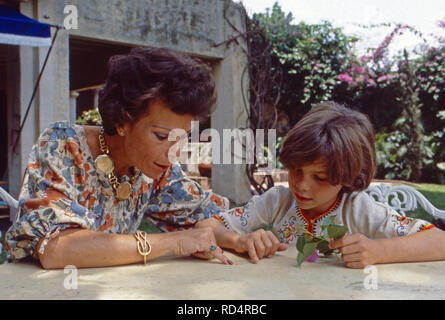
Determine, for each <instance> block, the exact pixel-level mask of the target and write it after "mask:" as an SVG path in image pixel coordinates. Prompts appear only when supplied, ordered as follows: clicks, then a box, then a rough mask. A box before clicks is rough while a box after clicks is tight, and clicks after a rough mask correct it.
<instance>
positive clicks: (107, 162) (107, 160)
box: [94, 154, 114, 175]
mask: <svg viewBox="0 0 445 320" xmlns="http://www.w3.org/2000/svg"><path fill="white" fill-rule="evenodd" d="M94 164H95V165H96V167H97V168H98V169H99V170H100V171H102V172H104V173H105V174H106V175H109V174H110V173H112V172H113V170H114V163H113V159H111V157H110V156H107V155H106V154H101V155H100V156H98V157H97V158H96V160H94Z"/></svg>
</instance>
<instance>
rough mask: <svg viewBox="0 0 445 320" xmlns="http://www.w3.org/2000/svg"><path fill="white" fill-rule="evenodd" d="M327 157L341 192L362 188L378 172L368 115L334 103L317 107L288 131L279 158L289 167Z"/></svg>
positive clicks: (365, 186) (333, 177)
mask: <svg viewBox="0 0 445 320" xmlns="http://www.w3.org/2000/svg"><path fill="white" fill-rule="evenodd" d="M320 159H322V160H324V161H325V164H326V167H327V170H328V180H329V182H330V183H331V184H332V185H338V184H341V185H343V186H344V188H343V190H342V192H346V193H350V192H352V191H361V190H364V189H366V188H367V187H368V186H369V184H370V183H371V180H372V178H373V177H374V174H375V171H376V154H375V146H374V128H373V126H372V124H371V122H370V121H369V119H368V117H367V116H366V115H365V114H363V113H361V112H358V111H354V110H352V109H348V108H345V107H343V106H341V105H338V104H336V103H334V102H330V101H329V102H323V103H320V104H318V105H316V106H314V107H313V108H312V109H311V110H310V111H309V112H308V113H307V114H306V115H305V116H304V117H303V118H302V119H301V120H300V121H299V122H298V123H297V124H296V125H295V126H294V127H293V128H292V129H291V130H290V131H289V133H288V134H287V136H286V138H285V139H284V142H283V148H282V150H281V153H280V160H281V162H282V163H283V165H284V166H285V167H286V168H287V169H290V170H292V169H296V168H299V167H301V166H303V165H306V164H309V163H313V162H315V161H317V160H320Z"/></svg>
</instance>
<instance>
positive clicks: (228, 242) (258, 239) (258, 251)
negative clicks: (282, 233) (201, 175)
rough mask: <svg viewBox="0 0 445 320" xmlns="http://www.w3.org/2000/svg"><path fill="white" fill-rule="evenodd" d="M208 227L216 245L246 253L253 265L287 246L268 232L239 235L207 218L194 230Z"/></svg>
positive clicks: (259, 230) (262, 230)
mask: <svg viewBox="0 0 445 320" xmlns="http://www.w3.org/2000/svg"><path fill="white" fill-rule="evenodd" d="M203 227H210V228H212V229H213V233H214V234H215V238H216V242H217V244H218V245H219V246H220V247H222V248H226V249H233V250H235V251H237V252H239V253H243V252H247V253H248V254H249V257H250V259H251V261H252V262H253V263H257V262H259V260H260V259H261V258H263V257H271V256H273V255H274V254H275V252H276V251H283V250H286V249H287V245H286V244H284V243H280V242H279V241H278V239H277V237H276V236H275V235H274V234H273V233H272V232H270V231H266V230H264V229H258V230H256V231H254V232H252V233H248V234H245V235H240V234H238V233H236V232H233V231H230V230H228V229H226V228H225V227H224V225H223V224H222V223H221V222H220V221H218V220H217V219H215V218H209V219H206V220H202V221H200V222H198V223H196V225H195V228H203Z"/></svg>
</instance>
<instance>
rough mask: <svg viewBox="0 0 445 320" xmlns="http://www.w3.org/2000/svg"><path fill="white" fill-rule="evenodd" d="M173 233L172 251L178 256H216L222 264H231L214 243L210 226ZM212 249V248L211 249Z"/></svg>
mask: <svg viewBox="0 0 445 320" xmlns="http://www.w3.org/2000/svg"><path fill="white" fill-rule="evenodd" d="M171 234H172V235H174V239H175V242H174V243H175V244H174V247H173V253H174V254H176V255H178V256H188V255H193V256H195V257H198V258H201V259H209V260H210V259H213V258H217V259H218V260H220V261H221V262H222V263H224V264H233V262H232V261H231V260H230V259H229V258H227V257H226V256H225V255H224V254H223V251H222V249H221V248H220V247H218V246H217V244H216V239H215V235H214V234H213V230H212V228H210V227H204V228H199V229H191V230H186V231H178V232H174V233H171ZM212 249H213V250H212Z"/></svg>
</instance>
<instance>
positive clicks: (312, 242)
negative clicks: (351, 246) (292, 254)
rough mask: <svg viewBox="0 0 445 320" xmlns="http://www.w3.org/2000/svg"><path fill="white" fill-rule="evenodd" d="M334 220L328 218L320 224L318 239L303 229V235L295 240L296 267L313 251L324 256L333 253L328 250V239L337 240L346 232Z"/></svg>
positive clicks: (345, 229)
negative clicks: (320, 232)
mask: <svg viewBox="0 0 445 320" xmlns="http://www.w3.org/2000/svg"><path fill="white" fill-rule="evenodd" d="M334 219H335V216H330V217H328V218H326V219H325V220H324V221H323V223H322V224H321V229H322V236H320V237H316V236H315V235H314V234H313V233H311V232H308V231H307V230H306V229H304V233H303V234H302V235H301V236H299V237H298V240H297V250H298V256H297V263H298V266H301V264H302V263H303V262H304V261H305V260H306V259H307V258H308V257H309V256H311V255H312V254H314V252H315V250H318V252H320V253H323V254H324V255H329V254H332V253H333V252H334V250H332V249H330V248H329V240H328V238H332V239H339V238H341V237H343V236H344V235H345V234H346V233H347V232H348V228H346V227H345V226H341V225H337V224H335V223H334ZM303 228H304V226H303Z"/></svg>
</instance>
